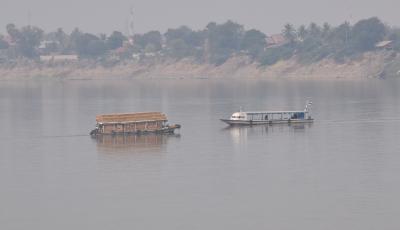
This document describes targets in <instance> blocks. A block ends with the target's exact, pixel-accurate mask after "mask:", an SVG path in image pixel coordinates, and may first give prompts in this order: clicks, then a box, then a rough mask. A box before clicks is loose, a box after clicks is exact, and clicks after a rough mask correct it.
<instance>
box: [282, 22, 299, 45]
mask: <svg viewBox="0 0 400 230" xmlns="http://www.w3.org/2000/svg"><path fill="white" fill-rule="evenodd" d="M282 34H283V36H284V37H285V38H286V39H287V40H288V41H289V42H290V43H294V42H295V40H296V30H295V29H294V27H293V25H292V24H290V23H287V24H286V25H285V26H284V28H283V31H282Z"/></svg>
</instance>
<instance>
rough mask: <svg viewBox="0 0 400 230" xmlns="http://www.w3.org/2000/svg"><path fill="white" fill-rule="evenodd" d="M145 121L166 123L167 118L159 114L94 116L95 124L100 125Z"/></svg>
mask: <svg viewBox="0 0 400 230" xmlns="http://www.w3.org/2000/svg"><path fill="white" fill-rule="evenodd" d="M145 121H167V116H166V115H165V114H163V113H161V112H141V113H115V114H102V115H97V116H96V122H97V123H102V124H107V123H127V122H145Z"/></svg>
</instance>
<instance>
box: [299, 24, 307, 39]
mask: <svg viewBox="0 0 400 230" xmlns="http://www.w3.org/2000/svg"><path fill="white" fill-rule="evenodd" d="M297 36H298V38H299V40H300V41H304V39H305V38H306V36H307V29H306V27H305V26H304V25H301V26H300V27H299V28H298V29H297Z"/></svg>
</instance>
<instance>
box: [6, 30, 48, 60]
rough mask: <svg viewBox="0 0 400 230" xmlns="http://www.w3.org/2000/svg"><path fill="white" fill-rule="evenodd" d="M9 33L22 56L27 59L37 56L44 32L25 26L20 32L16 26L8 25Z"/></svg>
mask: <svg viewBox="0 0 400 230" xmlns="http://www.w3.org/2000/svg"><path fill="white" fill-rule="evenodd" d="M7 32H8V34H9V35H10V36H11V38H12V39H13V40H14V41H15V42H16V44H17V48H18V52H19V54H20V55H22V56H24V57H27V58H35V57H36V56H37V52H36V48H37V47H38V46H39V45H40V41H41V38H42V36H43V30H41V29H40V28H38V27H35V26H25V27H23V28H22V29H21V30H18V29H17V28H16V27H15V25H14V24H8V25H7Z"/></svg>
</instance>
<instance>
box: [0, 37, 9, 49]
mask: <svg viewBox="0 0 400 230" xmlns="http://www.w3.org/2000/svg"><path fill="white" fill-rule="evenodd" d="M8 47H9V45H8V43H7V42H6V41H5V40H4V37H3V35H0V50H1V49H7V48H8Z"/></svg>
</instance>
